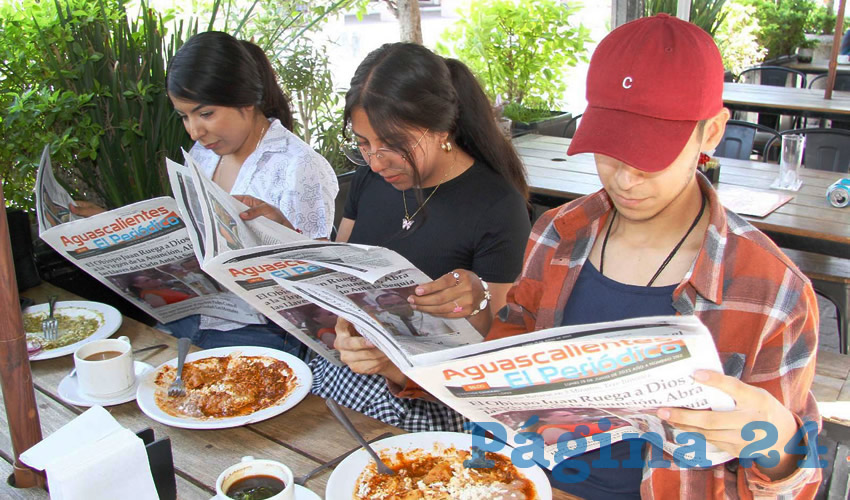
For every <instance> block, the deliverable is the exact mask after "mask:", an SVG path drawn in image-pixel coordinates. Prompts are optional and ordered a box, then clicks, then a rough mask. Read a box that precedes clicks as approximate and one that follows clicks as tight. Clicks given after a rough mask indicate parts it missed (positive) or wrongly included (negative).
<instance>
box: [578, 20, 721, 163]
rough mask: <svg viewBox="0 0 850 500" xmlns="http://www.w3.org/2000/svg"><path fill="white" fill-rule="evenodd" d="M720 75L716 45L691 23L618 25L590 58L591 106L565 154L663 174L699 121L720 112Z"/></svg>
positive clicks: (652, 22)
mask: <svg viewBox="0 0 850 500" xmlns="http://www.w3.org/2000/svg"><path fill="white" fill-rule="evenodd" d="M723 72H724V70H723V61H722V59H721V57H720V51H719V50H717V45H715V43H714V40H712V38H711V36H709V35H708V33H706V32H705V31H703V30H702V29H700V28H699V27H697V26H696V25H694V24H691V23H689V22H686V21H682V20H681V19H678V18H676V17H672V16H670V15H668V14H658V15H656V16H652V17H644V18H641V19H637V20H635V21H632V22H629V23H626V24H624V25H622V26H620V27H619V28H617V29H615V30H614V31H612V32H611V33H609V34H608V36H606V37H605V38H604V39H603V40H602V41H601V42H600V43H599V46H598V47H597V48H596V51H595V52H594V53H593V57H592V58H591V59H590V68H589V69H588V72H587V102H588V105H587V109H586V110H585V112H584V114H583V115H582V117H581V122H580V124H579V127H578V130H576V134H575V136H574V137H573V140H572V142H571V143H570V148H569V150H568V151H567V154H569V155H574V154H579V153H599V154H603V155H606V156H610V157H613V158H616V159H618V160H620V161H622V162H624V163H626V164H627V165H629V166H632V167H634V168H637V169H640V170H643V171H646V172H657V171H659V170H664V169H665V168H667V167H668V166H669V165H670V164H671V163H673V160H675V159H676V158H677V157H678V156H679V153H681V152H682V150H683V149H684V147H685V144H687V142H688V139H689V138H690V136H691V133H692V132H693V130H694V127H695V126H696V124H697V122H698V121H700V120H705V119H707V118H711V117H713V116H715V115H716V114H717V113H719V112H720V110H721V109H723Z"/></svg>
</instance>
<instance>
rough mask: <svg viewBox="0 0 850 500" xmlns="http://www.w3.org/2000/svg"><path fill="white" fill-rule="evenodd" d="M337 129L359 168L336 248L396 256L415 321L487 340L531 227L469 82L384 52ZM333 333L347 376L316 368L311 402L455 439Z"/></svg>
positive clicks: (366, 353) (438, 407)
mask: <svg viewBox="0 0 850 500" xmlns="http://www.w3.org/2000/svg"><path fill="white" fill-rule="evenodd" d="M344 119H345V123H346V127H347V132H346V134H347V136H348V138H349V139H350V144H349V145H348V147H347V148H345V150H344V151H345V153H346V156H348V157H349V159H350V160H352V161H353V162H354V163H356V164H358V165H359V166H358V168H357V172H356V173H355V176H354V179H353V181H352V183H351V188H350V192H349V196H348V200H347V203H346V206H345V212H344V216H343V219H342V222H341V223H340V227H339V231H338V235H337V241H348V242H351V243H362V244H368V245H378V246H383V247H387V248H390V249H392V250H395V251H396V252H398V253H399V254H401V255H403V256H404V257H406V258H407V259H408V260H409V261H410V262H412V263H413V264H414V265H415V266H416V267H418V268H419V269H421V270H422V271H423V272H425V274H427V275H428V276H430V277H431V278H432V279H433V280H434V281H432V282H430V283H426V284H423V285H421V286H420V287H419V289H420V290H418V291H417V296H416V297H415V299H413V302H412V304H411V305H412V306H413V307H414V310H415V311H420V312H427V313H431V314H434V315H437V316H441V317H446V318H469V319H470V321H471V322H472V323H473V324H474V325H475V326H476V327H477V328H478V329H479V331H482V332H486V331H487V330H488V329H489V324H490V321H491V320H492V315H493V311H497V310H498V309H499V308H501V307H502V306H503V305H504V303H505V295H506V294H507V290H508V288H509V287H510V285H511V283H512V282H513V280H514V278H516V276H517V275H518V274H519V272H520V270H521V266H522V258H523V252H524V249H525V239H527V237H528V234H529V232H530V230H531V227H530V221H529V215H528V210H527V202H526V199H527V195H528V187H527V185H526V181H525V172H524V169H523V167H522V163H521V162H520V160H519V157H518V156H517V154H516V152H515V151H514V149H513V146H511V144H510V142H509V141H508V140H507V139H505V137H504V136H502V135H501V133H500V131H499V129H498V127H497V126H496V122H495V120H494V118H493V114H492V112H491V107H490V102H489V100H488V99H487V96H486V95H485V94H484V92H483V90H482V89H481V86H480V85H479V83H478V81H477V80H476V79H475V77H474V76H473V75H472V73H471V72H470V71H469V69H468V68H467V67H466V66H465V65H463V63H461V62H459V61H456V60H453V59H444V58H442V57H440V56H438V55H436V54H434V53H433V52H431V51H430V50H428V49H426V48H425V47H422V46H421V45H415V44H407V43H394V44H387V45H384V46H382V47H381V48H379V49H377V50H375V51H373V52H372V53H370V54H369V55H368V56H367V57H366V59H364V60H363V62H362V63H361V64H360V66H359V67H358V68H357V71H356V72H355V74H354V77H353V78H352V79H351V88H350V90H349V91H348V93H347V94H346V100H345V113H344ZM256 210H257V211H258V212H257V213H262V214H263V215H267V216H269V217H271V218H274V217H275V215H274V214H273V213H271V212H273V209H272V207H268V206H267V205H263V204H258V206H257V207H256ZM253 215H254V213H253V212H251V211H248V212H247V213H245V214H244V215H243V216H244V217H246V218H249V217H251V216H253ZM485 283H486V287H487V288H489V290H487V289H485ZM488 299H489V300H488ZM336 331H337V335H338V336H337V338H336V340H335V342H334V347H336V348H337V349H338V350H339V351H340V355H341V359H342V361H343V362H344V363H346V364H347V366H345V367H341V368H340V367H336V366H334V365H332V364H330V363H328V362H327V361H325V360H324V359H323V358H320V357H318V358H315V359H314V360H313V361H312V362H311V368H312V370H313V377H314V379H313V380H314V381H313V393H314V394H318V395H319V396H322V397H325V398H332V399H334V400H336V401H337V402H339V403H340V404H342V405H344V406H347V407H349V408H352V409H354V410H357V411H359V412H361V413H364V414H366V415H369V416H371V417H374V418H377V419H379V420H382V421H384V422H386V423H389V424H392V425H395V426H398V427H401V428H403V429H406V430H409V431H424V430H453V431H460V430H463V418H462V417H461V416H460V415H459V414H457V413H456V412H454V411H453V410H451V409H450V408H448V407H446V406H444V405H442V404H440V403H437V402H429V401H425V400H413V399H400V398H396V397H394V396H393V395H392V392H391V390H390V387H389V386H388V380H389V381H390V382H393V383H399V382H402V380H401V379H400V377H399V376H401V377H403V375H401V372H400V371H399V370H398V369H397V368H396V367H395V366H393V365H392V364H391V363H390V362H389V360H388V359H387V358H386V356H384V355H383V353H381V352H380V351H379V350H377V349H375V348H374V347H372V346H371V345H370V344H369V343H368V342H367V341H365V339H363V338H362V337H358V336H352V335H351V328H350V325H348V324H347V323H346V322H345V321H342V320H340V321H339V322H338V323H337V328H336Z"/></svg>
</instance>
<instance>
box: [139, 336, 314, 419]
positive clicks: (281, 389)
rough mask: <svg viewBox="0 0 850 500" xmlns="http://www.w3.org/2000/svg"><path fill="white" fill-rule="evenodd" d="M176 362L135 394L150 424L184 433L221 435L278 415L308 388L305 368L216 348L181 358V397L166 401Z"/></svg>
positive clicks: (270, 352) (254, 352) (262, 353)
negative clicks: (209, 431) (207, 431)
mask: <svg viewBox="0 0 850 500" xmlns="http://www.w3.org/2000/svg"><path fill="white" fill-rule="evenodd" d="M176 375H177V358H174V359H172V360H170V361H168V362H166V363H163V364H161V365H159V366H158V367H156V368H155V369H153V370H150V371H149V372H147V373H145V375H143V376H142V380H141V382H140V383H139V388H138V390H137V392H136V402H137V403H138V404H139V408H141V409H142V411H143V412H144V413H145V414H146V415H147V416H149V417H150V418H152V419H154V420H156V421H157V422H161V423H163V424H165V425H170V426H173V427H183V428H186V429H223V428H226V427H238V426H240V425H247V424H253V423H255V422H259V421H261V420H265V419H267V418H271V417H274V416H276V415H280V414H281V413H283V412H285V411H286V410H288V409H290V408H292V407H293V406H295V405H296V404H298V403H299V402H300V401H301V400H302V399H304V398H305V397H306V396H307V394H308V393H309V392H310V387H311V386H312V385H313V373H312V372H311V371H310V368H309V367H308V366H307V365H306V364H305V363H304V362H303V361H301V360H300V359H298V358H296V357H295V356H293V355H291V354H288V353H285V352H283V351H278V350H276V349H270V348H268V347H252V346H238V347H219V348H216V349H207V350H205V351H198V352H195V353H191V354H189V355H188V356H186V362H185V364H184V365H183V382H184V384H185V386H186V395H185V396H179V397H169V396H168V386H169V385H170V384H171V382H172V381H173V380H174V378H175V377H176Z"/></svg>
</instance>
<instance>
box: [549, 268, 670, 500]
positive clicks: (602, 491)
mask: <svg viewBox="0 0 850 500" xmlns="http://www.w3.org/2000/svg"><path fill="white" fill-rule="evenodd" d="M676 286H678V285H675V284H674V285H669V286H657V287H646V286H638V285H627V284H625V283H620V282H618V281H614V280H612V279H611V278H609V277H607V276H604V275H602V273H600V272H599V270H597V269H596V268H595V267H594V266H593V264H591V263H590V259H588V260H587V261H586V262H585V263H584V267H582V268H581V271H580V272H579V275H578V278H577V279H576V284H575V286H574V287H573V291H572V292H571V293H570V298H569V299H567V305H566V306H565V307H564V320H563V322H562V323H561V325H562V326H567V325H580V324H583V323H599V322H601V321H615V320H620V319H629V318H642V317H646V316H664V315H668V316H669V315H674V314H676V310H675V309H674V308H673V292H674V291H675V290H676ZM631 441H633V440H625V441H618V442H616V443H614V444H612V445H610V451H609V453H610V457H611V459H612V460H615V461H617V462H619V465H620V466H619V467H615V468H610V469H606V468H600V467H594V466H593V462H594V461H595V460H599V457H600V450H599V449H597V450H593V451H590V452H587V453H584V454H582V455H578V456H575V457H572V458H571V459H570V460H569V461H567V462H566V463H563V465H562V466H561V467H562V471H563V473H565V474H567V475H568V476H576V475H577V472H576V470H577V469H575V468H574V467H571V462H572V463H576V462H584V463H586V464H587V465H588V467H589V468H590V475H589V476H588V477H587V479H585V480H584V481H581V482H578V483H562V482H560V481H558V480H557V479H553V480H552V484H553V486H555V487H556V488H558V489H561V490H564V491H567V492H569V493H572V494H573V495H578V496H580V497H582V498H586V499H588V500H592V499H596V498H600V499H602V498H604V499H606V500H614V499H618V500H619V499H639V498H640V482H641V478H642V474H643V471H642V469H640V468H628V467H623V462H624V461H626V460H628V459H629V457H630V453H632V454H634V456H635V458H637V459H638V460H641V459H642V458H643V457H642V455H641V453H640V452H641V448H642V441H643V440H637V441H638V442H637V443H635V444H632V443H631ZM631 446H635V447H636V449H635V451H634V452H632V451H631ZM559 477H563V476H559Z"/></svg>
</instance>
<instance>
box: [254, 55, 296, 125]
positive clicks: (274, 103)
mask: <svg viewBox="0 0 850 500" xmlns="http://www.w3.org/2000/svg"><path fill="white" fill-rule="evenodd" d="M242 46H243V47H245V49H246V50H247V51H248V53H249V54H251V57H252V58H253V59H254V62H256V64H257V70H258V71H259V72H260V80H261V81H262V82H263V103H262V106H263V114H264V115H266V116H267V117H269V118H271V117H274V118H277V119H278V120H280V123H281V124H282V125H283V126H284V127H286V128H287V130H292V109H291V108H290V106H289V98H288V97H287V96H286V94H284V93H283V91H282V90H280V86H279V85H278V84H277V75H276V74H275V72H274V69H273V68H272V63H271V62H270V61H269V58H268V57H266V53H265V52H264V51H263V49H261V48H260V47H259V46H258V45H256V44H254V43H251V42H249V41H247V40H242Z"/></svg>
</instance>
